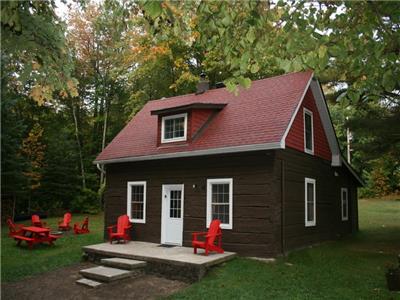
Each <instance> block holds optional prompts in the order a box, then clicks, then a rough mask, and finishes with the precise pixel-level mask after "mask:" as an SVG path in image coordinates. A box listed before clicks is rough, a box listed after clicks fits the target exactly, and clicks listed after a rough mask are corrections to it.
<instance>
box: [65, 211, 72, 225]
mask: <svg viewBox="0 0 400 300" xmlns="http://www.w3.org/2000/svg"><path fill="white" fill-rule="evenodd" d="M71 218H72V215H71V214H70V213H66V214H64V224H66V225H68V224H69V223H70V222H71Z"/></svg>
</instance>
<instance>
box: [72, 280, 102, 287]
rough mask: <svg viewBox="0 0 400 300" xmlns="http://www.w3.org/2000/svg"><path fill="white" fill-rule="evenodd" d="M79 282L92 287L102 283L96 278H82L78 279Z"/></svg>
mask: <svg viewBox="0 0 400 300" xmlns="http://www.w3.org/2000/svg"><path fill="white" fill-rule="evenodd" d="M76 283H77V284H79V285H83V286H86V287H89V288H92V289H95V288H98V287H99V286H101V285H102V283H101V282H98V281H95V280H91V279H87V278H81V279H78V280H77V281H76Z"/></svg>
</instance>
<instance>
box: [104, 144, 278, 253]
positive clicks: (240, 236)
mask: <svg viewBox="0 0 400 300" xmlns="http://www.w3.org/2000/svg"><path fill="white" fill-rule="evenodd" d="M274 161H275V159H274V152H272V151H270V152H265V151H264V152H252V153H246V154H232V155H215V156H203V157H197V158H181V159H169V160H157V161H144V162H135V163H124V164H113V165H109V166H107V189H106V193H105V205H106V209H105V211H106V213H105V223H106V225H110V224H112V223H114V222H115V220H116V219H117V217H118V216H119V215H121V214H125V213H126V205H127V204H126V202H127V201H126V197H127V181H147V213H146V224H134V226H133V228H134V229H133V233H132V237H133V239H135V240H141V241H149V242H155V243H159V242H160V239H161V192H162V185H163V184H184V189H185V196H184V198H185V199H184V224H183V231H184V232H183V243H184V245H186V246H190V244H191V233H192V232H194V231H203V230H206V228H205V227H206V180H207V179H210V178H233V229H232V230H223V245H224V248H225V249H226V250H228V251H235V252H238V253H240V254H242V255H252V256H271V255H276V254H277V251H279V249H278V248H279V247H278V244H277V238H278V239H279V238H280V236H277V235H276V232H277V231H278V232H279V229H278V230H277V229H276V228H275V227H276V224H277V222H278V221H279V217H280V216H279V214H277V205H278V204H279V203H277V201H278V200H279V199H278V198H277V197H276V193H277V191H278V189H279V185H278V184H277V183H276V181H275V180H274V179H273V178H272V176H273V174H274V173H275V170H274ZM193 185H196V188H193Z"/></svg>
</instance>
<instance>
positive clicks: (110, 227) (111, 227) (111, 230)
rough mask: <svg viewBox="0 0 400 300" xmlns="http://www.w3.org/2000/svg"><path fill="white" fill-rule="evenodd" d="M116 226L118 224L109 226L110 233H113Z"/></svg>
mask: <svg viewBox="0 0 400 300" xmlns="http://www.w3.org/2000/svg"><path fill="white" fill-rule="evenodd" d="M115 227H117V225H111V226H108V227H107V231H108V234H111V233H112V232H113V228H115Z"/></svg>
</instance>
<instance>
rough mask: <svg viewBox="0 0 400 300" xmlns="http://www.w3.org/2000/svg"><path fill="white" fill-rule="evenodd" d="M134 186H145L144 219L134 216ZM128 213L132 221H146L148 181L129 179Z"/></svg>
mask: <svg viewBox="0 0 400 300" xmlns="http://www.w3.org/2000/svg"><path fill="white" fill-rule="evenodd" d="M132 186H143V219H133V218H132V209H131V208H132V203H131V202H132V189H131V187H132ZM127 190H128V192H127V215H128V216H129V220H130V221H131V222H132V223H143V224H144V223H146V202H147V200H146V199H147V182H146V181H128V184H127Z"/></svg>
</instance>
